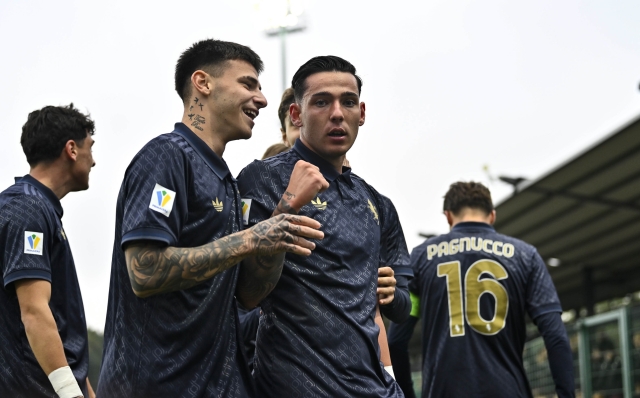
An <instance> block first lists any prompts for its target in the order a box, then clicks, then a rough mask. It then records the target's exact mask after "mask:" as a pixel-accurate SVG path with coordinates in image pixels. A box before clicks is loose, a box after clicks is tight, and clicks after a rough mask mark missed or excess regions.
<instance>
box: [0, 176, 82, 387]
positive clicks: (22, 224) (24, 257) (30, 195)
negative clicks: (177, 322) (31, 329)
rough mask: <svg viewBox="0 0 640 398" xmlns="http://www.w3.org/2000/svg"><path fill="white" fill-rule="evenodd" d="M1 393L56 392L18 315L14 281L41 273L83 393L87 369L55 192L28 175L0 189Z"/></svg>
mask: <svg viewBox="0 0 640 398" xmlns="http://www.w3.org/2000/svg"><path fill="white" fill-rule="evenodd" d="M0 247H2V256H0V266H1V267H2V286H3V289H0V309H1V311H0V345H1V346H2V356H0V396H1V397H16V398H17V397H25V398H31V397H37V398H39V397H51V398H54V397H57V396H58V395H57V394H56V393H55V392H54V390H53V387H52V386H51V383H50V382H49V379H48V378H47V375H46V374H45V373H44V371H43V370H42V368H41V367H40V365H39V364H38V361H37V360H36V358H35V356H34V354H33V351H32V350H31V346H30V345H29V341H28V340H27V335H26V333H25V330H24V325H23V324H22V320H21V316H20V306H19V303H18V297H17V296H16V292H15V285H14V284H13V282H15V281H18V280H24V279H43V280H46V281H49V282H50V283H51V300H50V301H49V307H50V308H51V312H52V314H53V317H54V319H55V321H56V326H57V327H58V332H59V333H60V338H61V340H62V346H63V348H64V354H65V357H66V358H67V362H68V364H69V367H70V368H71V370H72V371H73V375H74V376H75V378H76V380H77V381H78V384H79V385H80V388H81V389H82V391H83V392H84V394H85V395H86V381H85V380H86V378H87V372H88V370H89V350H88V343H87V341H88V340H87V324H86V321H85V317H84V307H83V305H82V296H81V294H80V286H79V285H78V277H77V275H76V267H75V264H74V262H73V256H72V255H71V248H70V247H69V242H68V241H67V236H66V235H65V233H64V229H63V228H62V206H61V205H60V200H58V198H57V197H56V195H55V194H54V193H53V191H51V190H50V189H49V188H47V187H46V186H44V185H42V184H41V183H40V182H39V181H37V180H36V179H35V178H33V177H31V176H30V175H26V176H24V177H23V178H21V179H16V183H15V184H14V185H12V186H11V187H9V188H8V189H6V190H5V191H4V192H2V193H0Z"/></svg>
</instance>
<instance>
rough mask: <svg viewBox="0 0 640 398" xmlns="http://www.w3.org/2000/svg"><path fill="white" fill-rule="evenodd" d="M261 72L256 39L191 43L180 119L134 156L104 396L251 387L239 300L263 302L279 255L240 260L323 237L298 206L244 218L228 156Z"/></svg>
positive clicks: (122, 218)
mask: <svg viewBox="0 0 640 398" xmlns="http://www.w3.org/2000/svg"><path fill="white" fill-rule="evenodd" d="M261 71H262V61H261V60H260V57H259V56H258V55H257V54H256V53H255V52H253V51H252V50H251V49H250V48H248V47H245V46H242V45H239V44H236V43H231V42H223V41H218V40H203V41H200V42H198V43H195V44H194V45H193V46H191V47H190V48H189V49H187V50H186V51H185V52H184V53H182V55H181V56H180V59H179V60H178V63H177V65H176V74H175V88H176V91H177V92H178V94H179V95H180V98H181V99H182V101H183V106H184V108H183V109H184V113H183V117H182V122H181V123H177V124H176V125H175V129H174V130H173V132H171V133H169V134H164V135H160V136H158V137H156V138H154V139H153V140H151V141H150V142H149V143H148V144H147V145H146V146H145V147H143V148H142V150H141V151H140V152H139V153H138V154H137V155H136V156H135V157H134V159H133V160H132V162H131V164H130V165H129V167H128V168H127V171H126V173H125V176H124V180H123V182H122V187H121V189H120V194H119V196H118V203H117V211H116V232H115V242H114V248H113V260H112V270H111V287H110V292H109V303H108V305H109V307H108V312H107V320H106V326H105V335H104V341H105V346H104V356H103V364H102V370H101V374H100V383H99V385H98V395H99V396H101V397H109V398H111V397H172V398H173V397H246V396H250V395H251V394H252V388H251V379H250V375H249V374H248V373H247V368H246V366H245V361H244V356H243V355H242V354H241V353H242V351H241V350H240V345H239V341H238V334H237V312H236V299H237V300H238V301H239V302H240V303H241V304H242V305H243V306H244V307H245V308H253V307H255V306H256V305H257V304H258V302H259V301H260V300H261V299H262V297H264V296H265V295H266V294H268V293H269V292H270V291H271V289H272V288H273V286H274V285H275V284H276V283H277V281H278V278H279V277H280V270H281V267H282V262H281V261H280V263H277V262H275V263H274V264H273V266H261V265H260V264H256V263H255V262H243V264H242V266H241V268H242V270H244V272H240V267H237V266H236V265H237V264H238V263H240V262H241V261H242V260H246V259H248V258H250V257H251V256H256V255H265V256H276V257H277V256H278V255H279V254H280V253H283V252H285V251H290V252H293V253H296V254H297V255H298V256H300V257H305V256H308V255H309V254H311V250H312V249H313V248H314V247H315V244H314V243H312V242H310V241H308V240H306V239H305V238H311V239H315V240H318V239H321V238H322V236H323V234H322V232H320V231H318V230H317V229H318V228H319V227H320V224H319V223H318V222H317V221H314V220H312V219H309V218H306V217H301V216H295V215H290V214H287V215H281V216H279V217H273V218H271V219H269V220H266V222H264V223H259V224H256V225H255V226H254V227H253V228H249V229H244V230H243V228H242V205H241V202H240V196H239V193H238V188H237V185H236V181H235V179H234V178H233V177H232V176H231V173H230V172H229V169H228V167H227V164H226V163H225V162H224V160H223V159H222V155H223V152H224V150H225V147H226V144H227V143H228V142H230V141H233V140H238V139H248V138H250V137H251V134H252V128H253V126H254V119H255V118H256V117H257V116H258V113H259V111H260V109H262V108H264V107H265V106H266V105H267V101H266V99H265V97H264V95H263V94H262V91H261V86H260V82H259V80H258V75H259V73H260V72H261ZM292 181H294V182H295V181H296V180H295V179H293V180H292ZM319 190H322V186H320V187H318V188H317V189H315V190H314V191H313V192H312V194H313V195H315V194H316V193H317V192H318V191H319ZM302 192H303V194H307V193H306V192H305V191H304V190H303V191H302ZM234 296H235V298H234Z"/></svg>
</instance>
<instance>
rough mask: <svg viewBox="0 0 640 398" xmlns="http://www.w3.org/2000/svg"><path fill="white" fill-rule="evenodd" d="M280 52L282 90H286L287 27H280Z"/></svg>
mask: <svg viewBox="0 0 640 398" xmlns="http://www.w3.org/2000/svg"><path fill="white" fill-rule="evenodd" d="M280 53H281V55H282V92H284V90H286V88H287V87H289V85H288V84H287V28H286V27H284V26H281V27H280Z"/></svg>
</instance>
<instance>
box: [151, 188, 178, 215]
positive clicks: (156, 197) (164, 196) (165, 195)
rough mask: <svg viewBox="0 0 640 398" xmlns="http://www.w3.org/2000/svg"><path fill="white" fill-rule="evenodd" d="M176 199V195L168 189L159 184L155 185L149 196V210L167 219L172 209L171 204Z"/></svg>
mask: <svg viewBox="0 0 640 398" xmlns="http://www.w3.org/2000/svg"><path fill="white" fill-rule="evenodd" d="M175 199H176V193H175V192H173V191H172V190H170V189H167V188H165V187H163V186H162V185H160V184H156V186H155V187H154V188H153V193H152V194H151V202H150V203H149V208H150V209H151V210H153V211H157V212H158V213H160V214H162V215H164V216H166V217H169V214H171V210H172V209H173V202H174V200H175Z"/></svg>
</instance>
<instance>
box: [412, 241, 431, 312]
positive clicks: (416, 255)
mask: <svg viewBox="0 0 640 398" xmlns="http://www.w3.org/2000/svg"><path fill="white" fill-rule="evenodd" d="M425 247H426V246H425V244H424V243H423V244H421V245H419V246H416V247H415V248H414V249H413V250H412V251H411V269H412V270H413V279H411V281H410V282H409V292H410V293H411V294H413V295H415V296H416V297H418V298H419V297H420V284H421V279H422V277H423V275H421V272H422V270H423V267H421V265H422V264H424V263H426V262H427V252H426V250H425V249H424V248H425ZM412 311H413V306H412Z"/></svg>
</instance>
